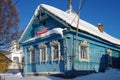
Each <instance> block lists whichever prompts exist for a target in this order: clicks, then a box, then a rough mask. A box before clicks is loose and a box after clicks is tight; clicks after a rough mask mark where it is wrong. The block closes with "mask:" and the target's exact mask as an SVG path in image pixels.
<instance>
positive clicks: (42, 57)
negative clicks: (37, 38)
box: [39, 44, 47, 63]
mask: <svg viewBox="0 0 120 80" xmlns="http://www.w3.org/2000/svg"><path fill="white" fill-rule="evenodd" d="M39 48H40V63H41V62H45V61H47V45H45V44H40V45H39Z"/></svg>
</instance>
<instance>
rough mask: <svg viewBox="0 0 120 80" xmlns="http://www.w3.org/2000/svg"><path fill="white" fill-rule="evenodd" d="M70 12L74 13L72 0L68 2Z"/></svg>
mask: <svg viewBox="0 0 120 80" xmlns="http://www.w3.org/2000/svg"><path fill="white" fill-rule="evenodd" d="M68 10H69V11H70V12H72V0H68Z"/></svg>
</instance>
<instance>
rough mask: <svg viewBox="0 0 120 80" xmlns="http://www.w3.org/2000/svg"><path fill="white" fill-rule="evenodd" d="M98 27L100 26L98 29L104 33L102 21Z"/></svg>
mask: <svg viewBox="0 0 120 80" xmlns="http://www.w3.org/2000/svg"><path fill="white" fill-rule="evenodd" d="M97 27H98V30H99V31H100V32H102V33H103V31H104V29H103V25H102V24H101V23H98V25H97Z"/></svg>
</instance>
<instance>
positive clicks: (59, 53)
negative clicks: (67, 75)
mask: <svg viewBox="0 0 120 80" xmlns="http://www.w3.org/2000/svg"><path fill="white" fill-rule="evenodd" d="M60 53H61V51H60V44H59V45H58V55H59V57H58V61H59V62H60V56H61V54H60Z"/></svg>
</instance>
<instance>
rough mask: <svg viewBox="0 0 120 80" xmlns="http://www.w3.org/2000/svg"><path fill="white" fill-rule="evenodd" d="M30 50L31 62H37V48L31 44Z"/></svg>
mask: <svg viewBox="0 0 120 80" xmlns="http://www.w3.org/2000/svg"><path fill="white" fill-rule="evenodd" d="M29 51H30V63H35V62H36V54H35V48H34V47H33V46H30V48H29Z"/></svg>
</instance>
